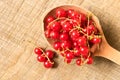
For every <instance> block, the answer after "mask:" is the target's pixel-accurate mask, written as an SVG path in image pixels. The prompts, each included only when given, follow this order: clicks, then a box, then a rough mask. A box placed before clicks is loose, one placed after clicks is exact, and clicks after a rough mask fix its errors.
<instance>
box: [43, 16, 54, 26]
mask: <svg viewBox="0 0 120 80" xmlns="http://www.w3.org/2000/svg"><path fill="white" fill-rule="evenodd" d="M54 19H55V18H54V17H53V16H48V17H47V18H46V21H45V22H46V23H47V24H48V23H50V22H52V21H53V20H54Z"/></svg>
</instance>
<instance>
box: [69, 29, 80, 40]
mask: <svg viewBox="0 0 120 80" xmlns="http://www.w3.org/2000/svg"><path fill="white" fill-rule="evenodd" d="M70 36H71V38H72V40H73V41H75V40H76V39H77V38H78V37H80V33H79V31H78V30H77V29H76V30H72V31H71V32H70Z"/></svg>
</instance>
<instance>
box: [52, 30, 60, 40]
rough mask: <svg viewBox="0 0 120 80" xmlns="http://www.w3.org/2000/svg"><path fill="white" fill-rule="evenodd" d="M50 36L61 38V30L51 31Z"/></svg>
mask: <svg viewBox="0 0 120 80" xmlns="http://www.w3.org/2000/svg"><path fill="white" fill-rule="evenodd" d="M50 37H51V38H52V39H58V38H59V32H57V31H51V32H50Z"/></svg>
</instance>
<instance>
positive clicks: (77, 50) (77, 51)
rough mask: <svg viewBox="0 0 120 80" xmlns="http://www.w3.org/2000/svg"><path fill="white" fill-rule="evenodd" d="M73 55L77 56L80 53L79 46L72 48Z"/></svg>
mask: <svg viewBox="0 0 120 80" xmlns="http://www.w3.org/2000/svg"><path fill="white" fill-rule="evenodd" d="M74 55H75V56H77V57H79V56H80V55H81V51H80V48H79V47H76V48H75V50H74Z"/></svg>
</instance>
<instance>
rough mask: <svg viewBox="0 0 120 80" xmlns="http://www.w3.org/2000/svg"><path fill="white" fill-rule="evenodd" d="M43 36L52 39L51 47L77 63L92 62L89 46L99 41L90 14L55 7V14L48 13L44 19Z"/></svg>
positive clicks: (69, 61) (68, 61)
mask: <svg viewBox="0 0 120 80" xmlns="http://www.w3.org/2000/svg"><path fill="white" fill-rule="evenodd" d="M44 26H45V36H46V38H48V39H51V40H53V41H54V43H53V47H54V49H55V50H57V51H58V52H59V53H60V54H61V55H62V56H63V57H64V61H65V62H67V63H71V61H72V60H73V59H75V60H76V64H77V65H82V64H85V63H87V64H92V63H93V58H92V52H91V50H90V49H91V47H92V46H93V45H94V44H99V43H100V42H101V35H100V32H99V30H98V29H97V27H96V23H95V21H94V20H93V19H92V15H91V14H84V13H82V12H78V11H75V10H73V9H67V10H65V9H63V8H58V9H56V12H55V15H49V16H47V17H46V19H45V21H44Z"/></svg>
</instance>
